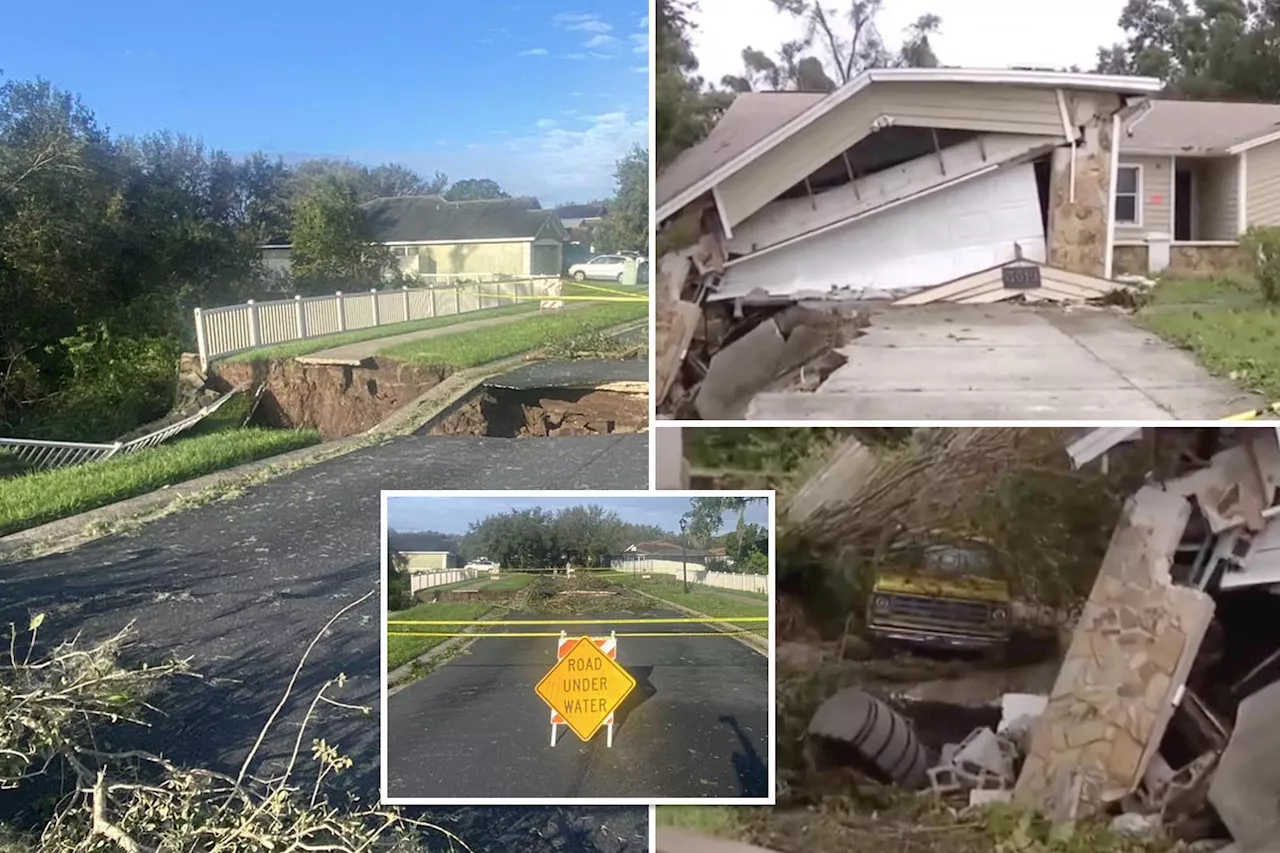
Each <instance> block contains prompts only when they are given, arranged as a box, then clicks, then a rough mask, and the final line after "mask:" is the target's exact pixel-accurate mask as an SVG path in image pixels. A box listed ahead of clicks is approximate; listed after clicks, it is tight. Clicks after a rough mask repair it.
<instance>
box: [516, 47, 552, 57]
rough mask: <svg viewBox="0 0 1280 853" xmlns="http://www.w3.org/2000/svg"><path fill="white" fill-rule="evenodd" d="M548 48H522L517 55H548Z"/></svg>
mask: <svg viewBox="0 0 1280 853" xmlns="http://www.w3.org/2000/svg"><path fill="white" fill-rule="evenodd" d="M546 55H547V49H546V48H545V47H534V48H530V49H529V50H522V51H520V52H519V53H517V54H516V56H546Z"/></svg>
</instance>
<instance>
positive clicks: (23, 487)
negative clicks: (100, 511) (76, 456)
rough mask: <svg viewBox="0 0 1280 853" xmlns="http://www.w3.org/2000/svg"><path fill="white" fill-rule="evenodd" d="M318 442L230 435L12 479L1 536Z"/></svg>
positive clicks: (282, 433) (0, 511) (2, 491)
mask: <svg viewBox="0 0 1280 853" xmlns="http://www.w3.org/2000/svg"><path fill="white" fill-rule="evenodd" d="M228 405H229V404H228ZM319 441H320V435H319V433H317V432H316V431H314V430H278V429H261V428H258V427H250V428H248V429H228V430H223V431H221V432H213V433H208V434H205V435H196V436H192V437H190V438H181V439H177V440H174V441H171V442H169V443H166V444H162V445H160V446H159V447H153V448H151V449H148V450H141V451H138V452H137V453H131V454H129V455H128V456H119V457H116V458H114V459H106V460H103V461H101V462H89V463H86V464H84V465H72V466H69V467H66V468H58V469H56V470H53V471H42V472H38V473H34V474H24V475H21V476H18V477H14V478H11V479H7V480H5V481H4V482H3V486H2V487H0V535H5V534H8V533H14V532H16V531H18V530H25V529H26V528H28V527H35V526H36V525H38V524H44V523H46V522H49V521H55V520H57V519H59V518H66V517H67V516H69V515H75V514H76V513H80V512H85V511H87V510H91V509H96V508H98V507H101V506H106V505H107V504H110V503H115V502H116V501H121V500H124V499H126V498H131V497H134V496H136V495H141V494H145V493H147V492H152V491H155V490H156V489H161V488H164V487H165V486H171V485H174V484H177V483H181V482H184V481H186V480H191V479H194V478H196V477H200V476H203V475H205V474H212V473H213V472H215V471H221V470H223V469H226V468H231V467H233V466H235V465H240V464H243V463H245V462H252V461H254V460H257V459H263V458H265V457H268V456H275V455H276V454H278V453H284V452H286V451H290V450H297V449H298V448H301V447H306V446H308V445H311V444H315V443H317V442H319Z"/></svg>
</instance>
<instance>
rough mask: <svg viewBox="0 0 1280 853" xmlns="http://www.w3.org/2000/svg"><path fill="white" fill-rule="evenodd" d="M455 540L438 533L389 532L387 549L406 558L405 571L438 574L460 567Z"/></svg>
mask: <svg viewBox="0 0 1280 853" xmlns="http://www.w3.org/2000/svg"><path fill="white" fill-rule="evenodd" d="M454 544H455V543H454V540H452V539H450V538H449V537H447V536H441V535H439V534H436V533H399V532H397V531H395V530H389V531H387V547H388V548H390V549H392V550H394V551H397V552H399V553H400V554H401V555H402V556H403V557H404V558H405V562H406V565H405V571H408V572H438V571H443V570H444V569H456V568H457V567H458V555H457V552H456V551H454V550H453V549H454Z"/></svg>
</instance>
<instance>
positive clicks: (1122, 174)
mask: <svg viewBox="0 0 1280 853" xmlns="http://www.w3.org/2000/svg"><path fill="white" fill-rule="evenodd" d="M1159 89H1160V83H1159V81H1158V80H1155V79H1151V78H1142V77H1125V76H1112V75H1101V74H1081V73H1065V72H1048V71H1031V70H994V69H962V68H928V69H875V70H871V71H867V72H865V73H863V74H862V75H860V76H859V77H857V78H856V79H855V80H853V81H850V82H849V83H848V84H846V85H844V86H842V87H841V88H839V89H838V90H836V91H835V92H832V93H829V94H824V93H811V92H748V93H743V94H740V95H738V96H737V97H736V98H735V99H734V101H733V103H732V105H731V106H730V107H729V109H728V110H727V111H726V112H725V114H724V115H723V117H722V118H721V119H720V121H719V123H718V124H717V125H716V126H715V128H714V129H713V130H712V132H711V133H710V134H709V135H708V137H707V138H706V139H705V140H703V141H702V142H701V143H699V144H698V145H696V146H694V147H693V148H691V149H689V150H688V151H685V152H684V153H682V154H681V155H680V156H679V157H678V158H677V159H676V160H675V161H674V162H672V164H671V165H670V166H669V167H667V168H666V169H665V170H663V172H662V173H661V174H660V175H659V176H658V181H657V188H656V193H657V208H656V212H657V219H658V222H659V226H658V227H659V237H658V239H659V246H660V249H659V252H660V254H661V257H660V259H659V292H658V308H657V338H658V353H659V356H658V366H657V371H658V372H657V378H658V388H657V392H658V402H659V406H660V411H663V412H664V413H668V414H675V415H676V416H677V417H702V418H704V419H720V418H727V417H741V416H742V411H741V409H742V405H741V401H740V400H739V399H738V397H739V396H740V394H741V392H742V389H744V388H750V389H752V390H754V391H760V390H765V387H766V386H768V385H769V383H770V382H771V381H773V380H774V379H775V378H776V377H778V376H781V375H783V374H786V373H788V372H791V371H795V370H797V369H799V368H800V367H802V366H805V367H807V368H809V369H810V371H811V373H813V374H814V375H813V376H812V377H810V379H809V381H810V382H815V381H819V382H820V381H821V379H822V378H823V374H824V371H825V372H826V373H829V372H830V371H831V370H832V369H834V368H835V367H838V366H839V362H838V361H836V362H830V361H827V362H823V361H822V360H817V361H815V359H817V358H818V356H819V354H821V353H824V352H825V351H828V350H830V349H832V348H833V347H835V346H838V345H840V344H841V343H842V342H843V340H842V338H841V335H845V336H848V335H850V334H856V328H857V325H858V320H857V317H856V315H857V309H856V307H855V306H854V305H853V304H851V303H856V302H858V301H863V300H882V301H884V302H885V303H892V304H896V305H904V306H906V305H925V304H928V303H932V302H958V303H964V304H971V305H985V304H990V303H995V302H1002V301H1008V300H1017V301H1026V302H1040V303H1057V304H1063V303H1068V304H1070V303H1078V302H1084V301H1097V300H1099V299H1106V298H1109V297H1111V296H1113V295H1114V296H1117V298H1119V297H1122V296H1123V294H1118V295H1117V294H1116V291H1123V290H1124V289H1126V288H1127V287H1129V286H1130V285H1131V282H1130V279H1129V278H1128V276H1129V274H1139V275H1140V276H1146V275H1149V274H1153V273H1157V272H1159V271H1161V270H1163V269H1165V268H1173V269H1205V268H1207V269H1219V268H1222V267H1223V266H1231V265H1233V264H1235V263H1236V262H1237V261H1238V260H1239V250H1238V242H1237V241H1238V239H1239V236H1240V235H1241V234H1242V233H1243V232H1244V231H1245V230H1246V228H1247V227H1248V226H1249V225H1251V224H1280V194H1277V193H1276V192H1275V187H1277V186H1280V137H1277V135H1276V132H1275V128H1276V126H1277V122H1278V121H1280V107H1277V106H1273V105H1258V104H1218V103H1200V104H1195V105H1185V104H1179V103H1177V102H1165V101H1152V100H1149V99H1148V97H1147V96H1149V95H1151V94H1153V93H1155V92H1157V91H1158V90H1159ZM1144 281H1145V279H1144ZM780 304H781V305H791V307H792V308H795V307H796V306H797V305H798V306H801V307H803V308H804V309H806V311H805V314H806V315H807V316H799V315H797V314H796V312H794V311H793V312H792V314H791V315H790V317H789V318H788V320H787V321H786V322H782V321H778V322H772V319H773V316H774V312H776V311H777V310H778V308H779V305H780ZM851 314H852V315H855V316H853V317H851V316H850V315H851ZM832 315H835V316H834V318H833V317H832ZM824 319H825V322H824ZM812 326H817V331H814V330H812V329H811V328H810V327H812ZM761 327H763V328H761ZM833 327H841V328H843V331H842V332H837V331H835V329H834V328H833ZM739 341H743V343H742V344H741V346H740V347H739V348H738V349H736V350H734V351H731V350H730V348H731V347H732V346H733V345H734V344H736V343H738V342H739ZM747 351H750V353H751V356H750V357H744V356H745V354H746V353H747ZM733 352H736V353H737V354H736V355H734V354H733ZM720 353H728V354H727V355H725V357H724V358H718V356H719V355H720ZM802 387H803V383H802Z"/></svg>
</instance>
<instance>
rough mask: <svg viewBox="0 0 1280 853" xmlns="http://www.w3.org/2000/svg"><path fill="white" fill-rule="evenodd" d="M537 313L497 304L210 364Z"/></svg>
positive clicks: (531, 304)
mask: <svg viewBox="0 0 1280 853" xmlns="http://www.w3.org/2000/svg"><path fill="white" fill-rule="evenodd" d="M537 310H538V303H537V302H536V301H532V300H530V301H528V302H518V303H516V304H514V305H500V306H498V307H497V308H485V309H484V310H482V311H468V312H466V313H465V314H449V315H447V316H444V317H428V318H427V319H425V320H410V321H409V322H407V323H395V324H394V325H390V326H374V327H373V328H370V329H357V330H356V331H354V332H338V333H337V334H334V335H321V336H320V337H318V338H307V339H306V340H303V341H292V342H290V343H286V344H276V345H275V346H269V347H259V348H257V349H254V350H249V351H247V352H238V353H235V354H233V355H228V356H226V357H225V358H216V359H214V362H215V363H217V362H222V363H225V364H229V363H231V362H237V361H260V360H263V359H271V358H296V357H298V356H300V355H308V354H310V353H313V352H320V351H321V350H326V349H330V348H332V347H340V346H343V345H344V344H358V343H360V342H361V341H373V340H377V339H378V338H389V337H391V336H392V335H407V334H409V333H410V332H422V331H426V330H427V329H444V328H447V327H449V326H456V325H458V324H459V323H470V322H472V321H473V320H487V319H489V318H490V317H505V316H507V315H509V314H529V313H533V312H536V311H537Z"/></svg>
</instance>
